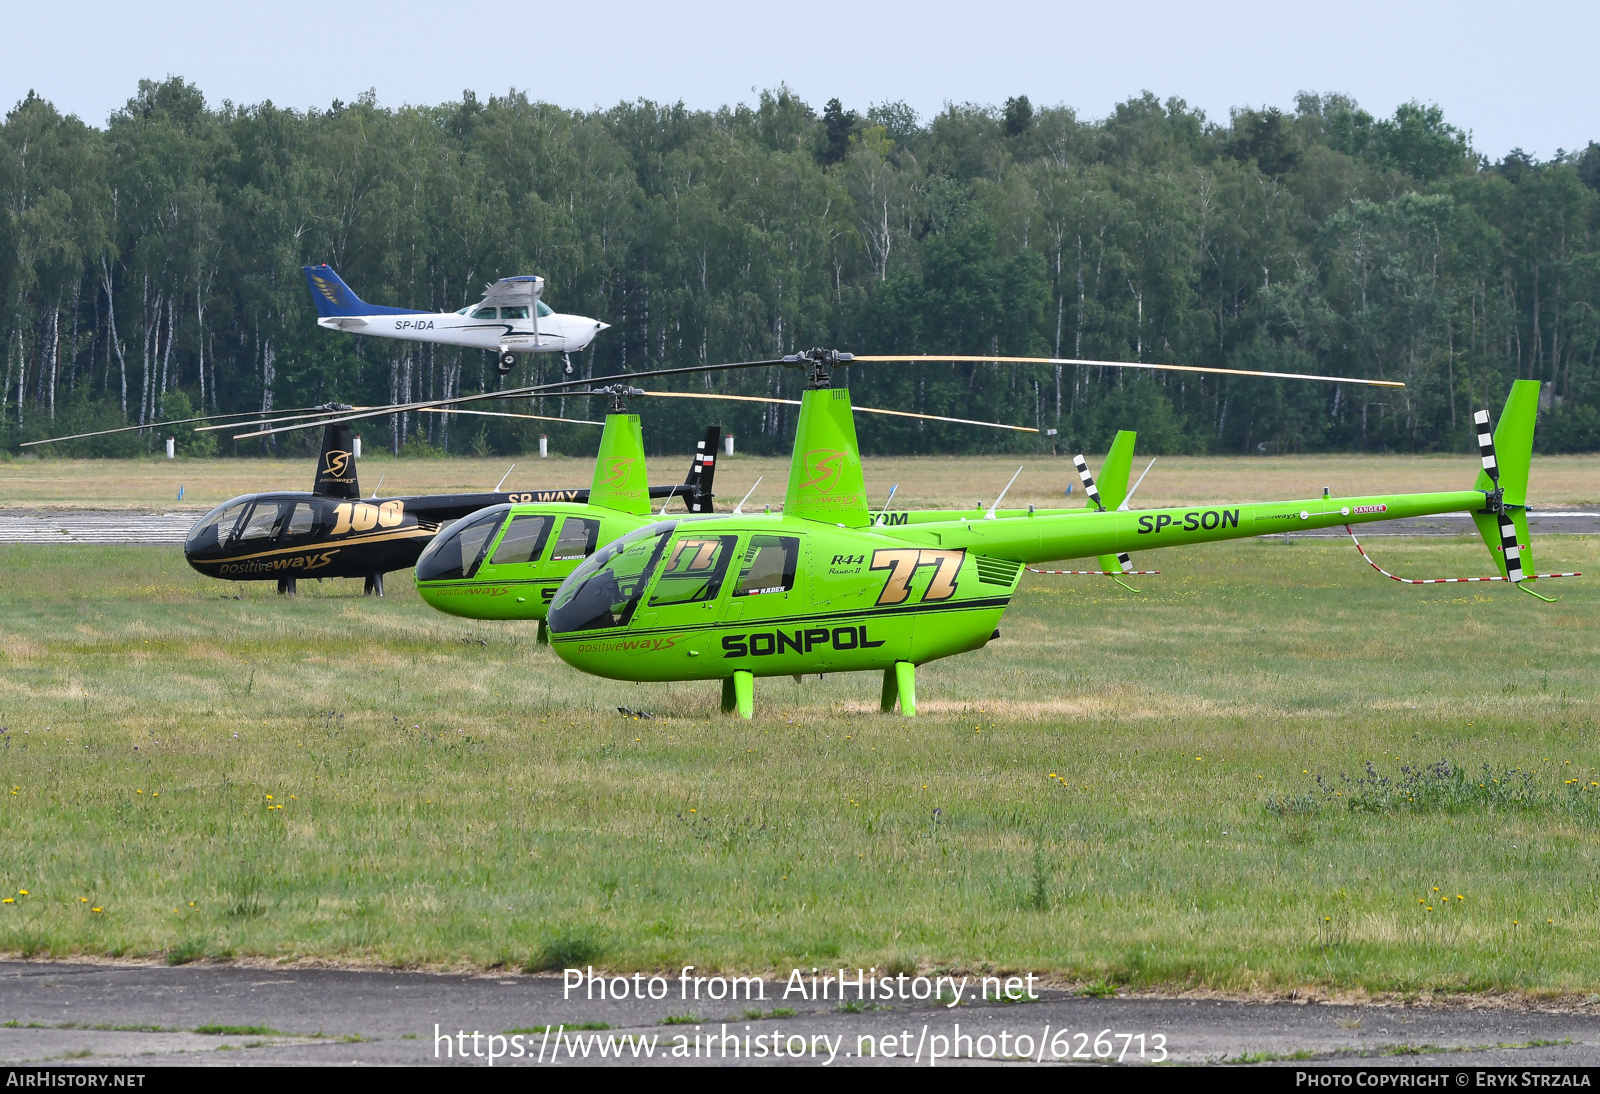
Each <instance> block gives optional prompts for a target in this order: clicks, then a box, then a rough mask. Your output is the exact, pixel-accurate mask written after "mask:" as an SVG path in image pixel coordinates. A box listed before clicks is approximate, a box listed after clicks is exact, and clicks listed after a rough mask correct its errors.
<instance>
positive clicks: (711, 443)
mask: <svg viewBox="0 0 1600 1094" xmlns="http://www.w3.org/2000/svg"><path fill="white" fill-rule="evenodd" d="M721 440H722V427H721V426H720V425H712V426H707V427H706V435H705V439H704V440H701V441H699V442H698V443H697V444H696V445H695V452H694V459H693V460H691V461H690V463H689V477H688V478H686V479H684V480H683V482H684V485H685V486H689V487H693V490H692V491H691V493H690V494H689V498H688V501H689V512H691V513H710V512H713V509H712V502H713V501H714V500H715V498H716V495H715V494H713V493H712V492H711V484H712V481H713V480H714V479H715V478H716V474H717V445H718V444H719V443H720V442H721Z"/></svg>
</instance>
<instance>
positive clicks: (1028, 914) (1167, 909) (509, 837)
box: [0, 461, 1600, 992]
mask: <svg viewBox="0 0 1600 1094" xmlns="http://www.w3.org/2000/svg"><path fill="white" fill-rule="evenodd" d="M1173 462H1174V463H1176V462H1177V461H1173ZM1280 462H1281V461H1280ZM1335 462H1337V461H1335ZM1422 462H1423V465H1424V466H1425V467H1428V468H1430V469H1431V468H1432V467H1433V466H1434V463H1433V461H1422ZM1457 462H1460V461H1457ZM1552 462H1555V461H1543V464H1544V465H1545V466H1548V465H1549V464H1550V463H1552ZM1261 463H1262V464H1263V465H1265V464H1266V463H1267V461H1261ZM1352 465H1353V466H1361V467H1369V466H1370V465H1369V464H1358V463H1357V462H1356V461H1352ZM156 466H157V467H159V466H160V465H156ZM411 466H425V465H411ZM734 466H736V467H737V466H739V465H738V464H735V465H734ZM1438 466H1439V469H1440V470H1441V471H1442V472H1444V473H1443V474H1441V475H1440V476H1439V477H1440V478H1441V479H1442V480H1443V482H1444V484H1449V483H1453V482H1457V481H1459V480H1460V479H1462V478H1463V477H1464V475H1463V474H1461V473H1459V470H1458V469H1457V468H1456V467H1455V464H1453V463H1452V464H1448V465H1447V464H1443V463H1440V464H1439V465H1438ZM1535 466H1536V468H1537V467H1539V466H1541V465H1540V463H1536V464H1535ZM1161 467H1162V464H1160V463H1158V464H1157V468H1158V469H1160V468H1161ZM15 468H16V465H15V464H12V465H7V466H6V467H5V469H4V470H5V473H6V474H8V475H9V474H12V473H14V471H15ZM163 470H164V469H163ZM1407 473H1409V472H1407ZM730 477H731V476H730ZM1002 481H1003V480H1002ZM1308 481H1309V483H1310V484H1311V485H1320V483H1321V480H1320V479H1312V480H1308ZM408 488H409V486H408ZM1147 489H1148V485H1147ZM1534 553H1535V556H1536V559H1537V560H1538V561H1539V562H1540V565H1541V568H1559V569H1580V570H1586V571H1594V570H1596V569H1600V541H1597V540H1596V539H1593V538H1577V537H1550V538H1548V539H1542V540H1540V541H1538V542H1537V543H1536V545H1535V548H1534ZM1379 554H1380V561H1384V562H1386V563H1393V564H1394V565H1393V566H1392V567H1391V568H1394V569H1396V570H1398V571H1399V572H1403V573H1405V572H1410V573H1415V574H1418V575H1423V574H1426V575H1429V576H1432V575H1455V574H1477V573H1482V572H1484V570H1485V569H1486V558H1485V556H1484V553H1483V549H1482V547H1481V546H1479V545H1477V544H1476V543H1475V542H1471V541H1468V540H1466V539H1453V538H1452V539H1428V540H1387V541H1384V542H1383V544H1382V546H1381V548H1380V551H1379ZM1140 561H1141V562H1149V563H1152V564H1157V563H1158V564H1159V567H1160V568H1161V569H1162V570H1163V571H1165V572H1164V574H1163V575H1162V576H1161V577H1154V578H1146V579H1142V580H1143V584H1142V586H1141V587H1142V588H1143V589H1144V592H1143V594H1141V595H1134V594H1130V593H1126V592H1123V591H1122V590H1119V589H1117V588H1116V587H1115V586H1114V585H1112V584H1110V583H1108V582H1102V581H1101V580H1100V579H1097V578H1043V577H1033V576H1029V577H1028V578H1027V580H1026V581H1025V583H1024V585H1023V588H1022V591H1021V593H1020V595H1019V596H1018V598H1017V601H1016V603H1015V605H1014V607H1013V608H1012V610H1011V612H1010V613H1009V615H1008V616H1007V619H1006V622H1005V624H1004V631H1005V634H1004V637H1003V638H1002V639H1001V640H999V641H997V642H995V643H993V644H991V646H990V647H989V648H988V649H986V650H984V651H982V652H980V653H977V654H972V655H967V656H964V657H960V658H956V659H952V660H948V661H945V662H942V663H937V664H933V665H930V666H926V667H925V668H924V669H923V670H922V671H921V673H920V678H919V689H918V690H919V699H920V700H921V703H920V710H921V714H920V716H919V717H918V718H917V719H915V720H911V721H908V720H903V719H900V718H898V717H885V716H882V715H879V714H878V713H876V695H877V687H878V683H877V680H876V679H866V678H858V677H848V676H838V677H829V678H828V679H827V680H826V681H824V682H822V683H821V684H820V685H819V683H818V682H817V681H816V680H815V679H808V680H807V681H806V682H805V684H804V685H803V686H801V685H796V684H795V683H794V682H792V681H791V680H789V679H787V678H784V679H780V680H764V681H758V682H757V692H756V710H757V715H756V718H755V720H754V721H753V722H751V723H742V722H739V721H737V720H732V719H727V718H724V717H723V716H721V715H720V714H718V713H717V699H718V696H717V693H716V689H715V688H714V687H712V686H707V685H698V684H697V685H672V686H666V685H648V686H636V685H628V684H619V683H613V682H607V681H600V680H593V679H588V678H583V677H579V676H577V675H576V674H575V673H574V672H572V671H571V670H570V669H568V668H566V667H565V666H564V665H562V664H561V663H560V662H559V661H557V660H556V659H555V658H554V657H553V656H552V655H551V654H550V652H549V650H548V648H546V647H539V646H536V645H535V644H534V642H533V630H532V628H531V627H528V626H522V625H501V624H495V625H491V624H478V623H472V622H469V621H464V620H459V619H455V618H450V617H446V616H443V615H440V614H437V613H435V612H432V611H431V610H429V609H428V608H427V607H426V606H425V605H423V604H422V603H421V602H420V601H419V600H418V599H417V597H416V596H415V593H414V592H413V591H412V589H411V587H410V582H409V581H406V580H404V579H403V578H402V576H401V575H395V576H396V580H395V581H393V582H392V583H391V589H392V594H391V596H390V597H389V598H388V599H386V600H383V601H378V600H373V599H363V598H361V597H360V596H358V595H356V592H357V590H358V586H355V585H354V584H353V583H350V582H338V583H329V584H327V585H324V586H318V585H314V584H310V583H303V584H302V595H301V596H300V598H299V599H298V600H293V601H289V600H283V599H280V598H278V597H276V596H275V595H273V594H272V593H271V592H270V591H269V587H266V586H262V585H254V586H243V587H240V586H232V585H222V584H220V583H217V582H214V581H208V580H206V579H203V578H201V577H199V576H198V575H196V574H194V573H192V572H190V571H189V570H188V569H187V568H186V567H185V566H184V564H183V562H182V559H181V556H180V555H179V553H178V551H177V550H176V549H175V548H154V547H128V548H98V547H68V548H61V547H0V724H4V725H5V727H6V732H5V733H4V734H3V735H0V740H3V742H4V743H3V744H0V778H3V780H4V784H3V787H0V846H3V847H4V848H5V853H4V855H0V890H4V896H5V897H6V898H9V899H11V900H12V901H13V903H9V904H4V905H0V951H6V952H12V953H22V954H27V955H34V956H44V955H54V956H62V955H71V954H87V955H107V954H111V955H125V956H146V955H155V956H158V957H165V958H166V959H168V960H172V961H183V960H189V959H193V958H195V957H199V956H203V955H213V956H229V955H231V956H236V957H244V956H249V955H264V956H266V957H269V958H278V959H285V960H289V959H331V960H340V961H356V962H377V963H396V964H413V963H415V964H426V965H452V964H459V963H466V964H471V965H477V966H491V965H505V966H529V967H538V966H542V965H547V964H551V963H555V964H557V965H558V966H559V965H562V964H568V963H573V964H587V963H590V962H593V963H594V964H597V965H601V966H606V967H611V968H615V969H621V970H636V969H650V968H657V967H662V968H672V969H676V968H677V967H678V966H679V965H682V964H693V965H697V966H699V967H700V968H701V969H702V970H705V969H711V968H721V969H725V970H732V969H739V970H746V971H766V970H778V971H780V972H783V973H786V972H787V970H788V969H789V968H790V967H791V966H793V965H801V964H805V965H819V966H838V965H841V964H844V965H848V966H851V967H853V966H855V965H872V964H876V965H878V966H880V967H882V966H884V965H885V963H887V962H891V961H895V962H900V963H904V962H908V961H913V960H914V961H917V962H919V963H920V964H921V965H922V966H923V967H928V966H949V967H960V968H962V969H966V970H976V969H987V968H995V969H1001V968H1004V969H1029V970H1034V971H1039V972H1042V973H1046V974H1048V975H1050V976H1052V977H1056V978H1060V979H1064V980H1070V981H1090V982H1093V981H1100V980H1105V981H1110V982H1114V983H1118V984H1125V985H1130V986H1135V987H1141V988H1166V989H1173V988H1181V987H1192V986H1207V987H1211V988H1217V989H1224V990H1229V991H1249V990H1262V989H1281V988H1287V987H1301V986H1306V985H1324V986H1328V987H1332V988H1338V989H1355V990H1361V989H1366V990H1371V991H1397V992H1414V991H1424V990H1445V991H1452V990H1502V989H1511V990H1519V991H1534V992H1589V991H1595V990H1600V838H1597V837H1600V809H1597V808H1596V801H1597V795H1600V787H1597V786H1595V785H1592V784H1595V783H1600V750H1597V745H1600V739H1597V732H1600V717H1597V716H1600V701H1597V698H1600V696H1597V692H1600V683H1597V681H1600V649H1597V638H1596V636H1597V635H1600V594H1597V593H1596V591H1595V588H1596V586H1595V583H1594V582H1593V580H1592V579H1589V578H1585V579H1580V580H1575V581H1570V582H1560V583H1553V584H1552V585H1550V586H1549V587H1547V588H1546V589H1545V590H1544V591H1546V592H1549V593H1559V594H1560V597H1561V599H1560V602H1559V603H1557V604H1554V605H1545V604H1540V603H1538V602H1536V601H1534V600H1533V598H1531V597H1526V596H1518V595H1517V594H1516V593H1515V592H1513V591H1512V590H1510V589H1506V588H1503V587H1495V586H1442V587H1425V588H1408V587H1402V586H1399V585H1396V584H1394V583H1392V582H1389V581H1385V580H1383V579H1382V578H1380V577H1378V576H1377V575H1375V574H1373V573H1372V572H1371V571H1370V570H1368V569H1367V568H1366V567H1365V566H1363V565H1362V564H1361V563H1360V561H1359V559H1358V558H1357V557H1356V555H1355V553H1354V551H1352V550H1351V549H1350V547H1349V546H1348V545H1346V544H1343V543H1339V542H1337V541H1327V542H1297V543H1296V544H1294V545H1293V546H1288V547H1286V546H1284V545H1283V544H1282V543H1281V542H1277V541H1275V542H1268V541H1262V540H1249V541H1241V542H1238V543H1233V544H1228V545H1222V546H1211V547H1205V548H1193V549H1181V550H1175V551H1169V552H1163V553H1161V554H1159V555H1156V554H1149V555H1145V556H1141V559H1140ZM236 596H237V597H238V599H235V597H236ZM618 706H626V707H630V708H635V709H644V710H648V711H651V712H652V713H653V714H654V715H655V717H654V718H653V719H649V720H643V719H634V718H627V717H624V716H622V715H620V714H618V713H617V710H616V708H617V707H618ZM1441 759H1445V760H1447V761H1449V762H1450V763H1451V764H1453V765H1457V768H1464V769H1465V770H1466V772H1467V775H1466V776H1464V777H1463V776H1452V777H1439V776H1435V775H1425V776H1422V777H1420V779H1414V780H1412V781H1411V782H1409V783H1408V782H1406V781H1405V779H1404V777H1403V776H1402V773H1401V765H1411V766H1413V767H1417V766H1420V765H1429V764H1434V763H1436V762H1437V761H1439V760H1441ZM1369 762H1370V763H1372V764H1374V765H1375V766H1376V769H1377V771H1378V772H1380V773H1381V774H1383V775H1386V776H1388V777H1390V778H1391V780H1395V781H1394V782H1392V783H1391V784H1390V785H1389V786H1388V787H1383V786H1373V785H1356V784H1354V783H1347V782H1345V781H1344V780H1342V779H1341V776H1342V775H1346V774H1348V775H1349V776H1351V778H1352V779H1356V778H1364V777H1365V775H1364V765H1366V764H1368V763H1369ZM1483 764H1487V765H1489V767H1488V769H1487V770H1488V773H1487V774H1483V769H1482V768H1481V767H1480V765H1483ZM1524 776H1527V779H1526V780H1525V779H1524ZM1497 779H1498V780H1502V781H1500V782H1497V781H1495V780H1497ZM1319 780H1320V783H1319ZM1573 780H1575V781H1573ZM1479 782H1482V783H1483V787H1482V788H1481V789H1480V788H1478V787H1477V786H1476V784H1477V783H1479ZM1352 798H1354V799H1355V803H1356V805H1357V806H1360V807H1362V808H1361V809H1352V808H1351V807H1350V803H1351V801H1352ZM1407 799H1411V800H1407ZM22 890H27V893H26V895H21V891H22ZM1458 894H1459V897H1458Z"/></svg>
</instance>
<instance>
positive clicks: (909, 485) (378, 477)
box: [0, 453, 1600, 512]
mask: <svg viewBox="0 0 1600 1094" xmlns="http://www.w3.org/2000/svg"><path fill="white" fill-rule="evenodd" d="M1100 461H1101V457H1098V456H1092V457H1090V465H1091V466H1092V467H1095V468H1099V466H1100ZM512 462H513V461H511V460H509V459H465V458H463V459H447V460H419V459H402V460H396V459H392V458H390V457H388V456H386V455H383V454H378V455H372V454H369V455H368V457H367V458H366V459H364V460H363V461H362V462H361V466H360V478H361V485H362V487H363V492H365V493H371V492H372V490H373V489H374V488H375V487H377V486H378V485H379V483H380V481H381V483H382V489H383V492H384V493H385V494H427V493H443V492H448V491H461V490H470V491H478V490H490V489H493V487H494V485H495V483H497V482H499V481H500V478H501V476H502V475H505V474H506V469H507V468H508V467H510V466H511V464H512ZM515 462H516V469H515V470H514V471H512V472H511V474H510V476H509V477H508V478H507V479H506V485H505V489H507V490H533V489H539V488H557V487H568V486H588V485H589V481H590V479H591V478H592V476H593V474H594V462H593V461H592V460H580V459H572V458H568V457H552V458H550V459H548V460H540V459H539V458H538V457H537V456H534V457H519V458H518V459H517V460H516V461H515ZM865 462H866V478H867V490H868V493H869V496H870V497H872V498H874V499H876V500H877V501H879V502H881V501H882V499H883V497H884V495H885V494H887V493H888V490H889V487H890V486H891V485H893V484H896V483H898V484H899V485H900V490H899V492H898V493H897V494H896V495H895V505H896V507H901V506H906V507H934V506H939V507H944V506H963V507H964V506H968V505H971V504H972V503H973V502H975V501H977V500H978V499H979V498H982V499H983V501H984V503H985V504H987V503H988V502H990V501H993V500H994V496H995V495H996V494H998V493H999V492H1000V490H1001V488H1002V487H1004V486H1005V484H1006V480H1008V479H1009V478H1011V475H1012V473H1013V472H1014V471H1016V470H1017V467H1018V466H1019V465H1021V466H1022V468H1023V471H1022V474H1021V475H1020V476H1019V477H1018V479H1017V482H1016V485H1014V486H1013V487H1012V488H1011V491H1010V493H1008V494H1007V495H1006V498H1007V502H1008V503H1014V504H1016V505H1018V506H1022V505H1029V504H1034V505H1041V506H1046V505H1060V504H1062V503H1063V498H1062V491H1063V490H1064V489H1065V488H1066V485H1067V484H1068V483H1069V482H1071V483H1074V484H1075V483H1077V481H1078V478H1077V474H1076V473H1075V472H1074V471H1073V469H1072V461H1071V460H1070V459H1069V458H1067V457H1066V456H1062V457H1057V458H1051V457H1047V456H1041V457H1037V458H1027V459H1025V458H1023V457H1021V456H1017V457H1011V456H964V457H944V456H939V457H919V458H871V457H869V458H868V459H867V460H866V461H865ZM1148 462H1149V457H1147V456H1139V455H1137V454H1136V455H1135V457H1134V469H1133V477H1134V478H1135V479H1136V478H1138V476H1139V473H1140V472H1142V471H1143V470H1144V468H1145V464H1146V463H1148ZM313 465H314V461H313V460H311V459H307V458H301V459H294V460H265V459H227V460H222V459H217V460H188V459H180V460H164V459H149V460H57V459H48V458H46V459H34V458H27V459H17V460H7V461H0V507H4V508H35V509H37V508H47V507H60V508H87V509H161V510H182V509H189V510H194V511H197V512H201V511H204V510H206V509H209V508H211V507H212V506H213V505H217V504H219V503H221V502H224V501H226V500H228V499H229V498H232V497H237V496H238V495H240V494H248V493H251V492H253V491H257V490H309V489H311V477H312V472H313V470H314V466H313ZM650 466H651V476H650V481H651V482H654V483H668V482H681V481H682V479H683V476H684V474H685V473H686V472H687V471H688V469H689V461H688V455H687V453H685V455H684V456H683V457H681V458H680V457H667V456H659V457H655V458H653V459H652V460H651V461H650ZM1477 466H1478V465H1477V460H1476V459H1475V458H1474V457H1472V456H1465V455H1460V454H1456V455H1449V456H1421V457H1419V456H1264V457H1244V456H1163V457H1161V458H1160V459H1158V460H1157V461H1156V464H1155V467H1154V468H1153V469H1151V471H1150V474H1149V477H1148V478H1146V479H1145V482H1144V485H1143V486H1141V487H1140V488H1139V493H1138V495H1137V498H1138V504H1139V506H1140V507H1143V508H1154V507H1157V506H1162V505H1191V504H1192V505H1202V504H1210V503H1214V502H1224V501H1266V500H1272V499H1277V498H1285V499H1287V498H1308V497H1316V496H1318V495H1319V494H1321V493H1322V488H1323V487H1324V486H1327V487H1330V488H1331V489H1332V490H1333V493H1334V494H1335V495H1341V494H1342V495H1344V496H1346V497H1354V496H1357V495H1361V494H1377V493H1390V492H1408V491H1409V492H1419V491H1428V490H1460V489H1465V488H1467V487H1469V486H1471V485H1472V481H1473V478H1474V477H1475V476H1476V474H1477ZM758 477H760V478H761V479H762V481H761V485H760V487H759V488H758V490H757V492H756V493H755V495H753V496H752V498H751V503H752V504H753V505H757V506H759V505H762V504H765V503H768V502H770V503H772V504H774V505H777V504H780V503H782V501H783V494H784V487H785V484H786V483H787V482H788V478H789V465H788V460H787V459H786V458H785V459H777V458H772V457H759V456H744V455H738V456H734V457H732V458H731V459H727V458H725V459H723V460H721V461H720V462H719V463H718V465H717V480H716V486H717V494H718V496H719V497H720V498H721V506H722V508H724V509H730V508H732V507H733V504H734V502H736V501H738V500H739V498H740V497H741V496H742V495H743V494H744V493H745V491H747V490H749V489H750V487H751V486H752V485H754V484H755V482H756V479H757V478H758ZM179 486H182V487H183V491H184V497H183V501H182V502H179V501H178V500H177V497H178V487H179ZM1081 496H1082V494H1081V490H1079V489H1076V488H1075V489H1074V491H1073V495H1072V500H1073V501H1074V502H1076V501H1077V500H1078V499H1079V498H1081ZM1529 497H1530V498H1532V499H1533V501H1534V504H1536V505H1592V504H1597V503H1600V455H1586V456H1540V457H1538V458H1537V459H1535V460H1534V461H1533V473H1532V477H1531V479H1530V484H1529Z"/></svg>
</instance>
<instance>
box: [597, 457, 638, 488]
mask: <svg viewBox="0 0 1600 1094" xmlns="http://www.w3.org/2000/svg"><path fill="white" fill-rule="evenodd" d="M633 464H634V457H632V456H614V457H612V460H611V462H610V463H609V464H607V465H606V477H605V478H603V479H601V480H600V481H601V483H613V482H621V481H623V480H624V479H626V478H627V477H628V471H629V470H630V469H631V468H632V467H633Z"/></svg>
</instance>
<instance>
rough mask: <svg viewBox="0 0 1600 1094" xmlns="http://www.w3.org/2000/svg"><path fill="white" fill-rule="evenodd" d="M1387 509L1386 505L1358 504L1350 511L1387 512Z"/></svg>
mask: <svg viewBox="0 0 1600 1094" xmlns="http://www.w3.org/2000/svg"><path fill="white" fill-rule="evenodd" d="M1388 511H1389V507H1388V506H1387V505H1358V506H1356V507H1355V509H1353V510H1352V512H1356V513H1387V512H1388Z"/></svg>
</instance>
